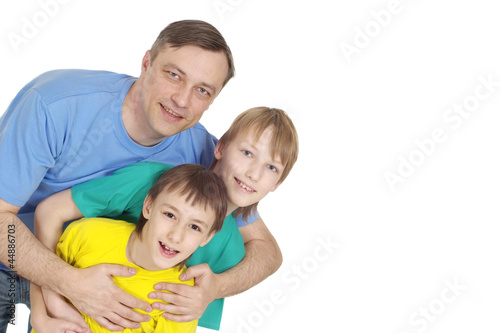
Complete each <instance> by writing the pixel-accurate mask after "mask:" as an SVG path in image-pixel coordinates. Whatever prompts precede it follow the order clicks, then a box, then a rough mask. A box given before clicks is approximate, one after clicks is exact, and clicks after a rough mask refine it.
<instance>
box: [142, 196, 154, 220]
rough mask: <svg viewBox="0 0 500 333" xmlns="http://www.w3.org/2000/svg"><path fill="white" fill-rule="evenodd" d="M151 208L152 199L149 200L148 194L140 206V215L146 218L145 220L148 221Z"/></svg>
mask: <svg viewBox="0 0 500 333" xmlns="http://www.w3.org/2000/svg"><path fill="white" fill-rule="evenodd" d="M152 206H153V199H151V196H150V195H149V194H148V195H147V196H146V199H144V204H143V205H142V215H143V216H144V217H145V218H146V220H149V217H150V216H151V209H152Z"/></svg>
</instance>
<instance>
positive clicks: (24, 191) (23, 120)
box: [0, 90, 60, 207]
mask: <svg viewBox="0 0 500 333" xmlns="http://www.w3.org/2000/svg"><path fill="white" fill-rule="evenodd" d="M56 137H57V135H56V133H55V128H54V124H53V122H52V120H51V118H50V116H49V113H48V107H47V105H46V104H45V102H44V101H43V99H42V97H41V96H40V94H39V93H38V92H37V91H36V90H27V91H21V92H20V93H19V94H18V96H16V98H15V99H14V100H13V101H12V103H11V104H10V106H9V108H8V109H7V111H6V113H5V114H4V115H3V116H2V118H0V198H2V199H3V200H5V201H7V202H9V203H10V204H12V205H15V206H18V207H22V206H24V204H25V203H26V202H27V201H28V199H29V198H30V197H31V195H32V194H33V192H34V191H35V190H36V189H37V188H38V186H39V185H40V183H41V181H42V179H43V177H44V176H45V174H46V173H47V170H48V169H49V168H51V167H53V166H54V164H55V160H56V158H57V155H58V151H59V150H60V145H59V146H58V144H57V140H56V139H55V138H56Z"/></svg>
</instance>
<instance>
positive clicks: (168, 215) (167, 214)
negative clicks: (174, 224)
mask: <svg viewBox="0 0 500 333" xmlns="http://www.w3.org/2000/svg"><path fill="white" fill-rule="evenodd" d="M165 216H166V217H168V218H170V219H175V215H174V214H172V213H168V212H167V213H165Z"/></svg>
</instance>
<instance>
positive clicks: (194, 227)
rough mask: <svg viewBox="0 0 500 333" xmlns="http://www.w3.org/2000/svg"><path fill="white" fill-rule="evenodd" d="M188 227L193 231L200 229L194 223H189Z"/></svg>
mask: <svg viewBox="0 0 500 333" xmlns="http://www.w3.org/2000/svg"><path fill="white" fill-rule="evenodd" d="M189 227H190V228H191V229H193V230H195V231H201V229H200V227H198V226H197V225H196V224H191V225H190V226H189Z"/></svg>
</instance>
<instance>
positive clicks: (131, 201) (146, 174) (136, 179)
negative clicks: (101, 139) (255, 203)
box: [71, 162, 245, 330]
mask: <svg viewBox="0 0 500 333" xmlns="http://www.w3.org/2000/svg"><path fill="white" fill-rule="evenodd" d="M171 168H172V166H171V165H167V164H163V163H158V162H140V163H136V164H132V165H130V166H128V167H125V168H123V169H119V170H117V171H115V172H114V173H113V174H112V175H111V176H108V177H102V178H95V179H92V180H90V181H88V182H85V183H82V184H79V185H76V186H74V187H73V188H72V190H71V194H72V197H73V200H74V201H75V203H76V205H77V206H78V208H79V209H80V211H81V212H82V214H83V216H85V217H109V218H114V219H120V220H125V221H129V222H132V223H137V221H138V220H139V216H140V215H141V211H142V206H143V203H144V199H145V198H146V196H147V194H148V191H149V189H150V188H151V186H153V184H154V183H155V182H156V181H157V180H158V178H160V176H161V175H162V174H163V173H164V172H165V171H167V170H169V169H171ZM244 255H245V246H244V244H243V238H242V237H241V234H240V231H239V230H238V226H237V224H236V221H235V219H234V217H233V215H232V214H231V215H229V216H228V217H226V219H225V220H224V224H223V227H222V230H221V231H219V232H218V233H216V234H215V236H214V237H213V238H212V240H211V241H210V242H209V243H208V244H207V245H205V246H204V247H200V248H198V249H197V250H196V251H195V252H194V253H193V255H192V256H191V258H190V259H189V261H188V262H187V264H186V265H187V266H188V267H189V266H194V265H197V264H201V263H207V264H208V265H209V266H210V268H211V269H212V271H213V272H214V273H216V274H218V273H221V272H223V271H225V270H227V269H229V268H231V267H233V266H235V265H237V264H238V263H239V262H240V261H241V259H243V257H244ZM158 282H160V281H158ZM223 307H224V299H223V298H221V299H217V300H215V301H213V302H212V303H210V304H209V306H208V307H207V309H206V311H205V313H204V314H203V316H202V317H201V318H200V319H199V321H198V325H199V326H202V327H206V328H210V329H215V330H218V329H219V328H220V321H221V319H222V310H223Z"/></svg>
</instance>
